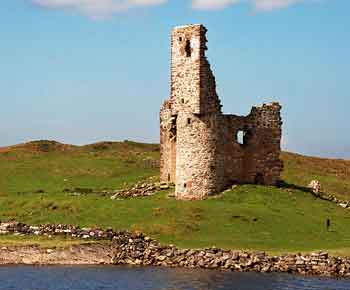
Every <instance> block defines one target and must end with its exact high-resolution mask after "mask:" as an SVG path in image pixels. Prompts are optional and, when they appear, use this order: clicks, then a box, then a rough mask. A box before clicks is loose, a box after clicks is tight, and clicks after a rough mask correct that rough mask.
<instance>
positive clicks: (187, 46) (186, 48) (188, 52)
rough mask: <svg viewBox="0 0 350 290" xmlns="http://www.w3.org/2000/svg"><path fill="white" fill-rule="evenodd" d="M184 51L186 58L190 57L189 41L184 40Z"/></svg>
mask: <svg viewBox="0 0 350 290" xmlns="http://www.w3.org/2000/svg"><path fill="white" fill-rule="evenodd" d="M185 51H186V57H191V53H192V51H191V42H190V41H189V40H186V46H185Z"/></svg>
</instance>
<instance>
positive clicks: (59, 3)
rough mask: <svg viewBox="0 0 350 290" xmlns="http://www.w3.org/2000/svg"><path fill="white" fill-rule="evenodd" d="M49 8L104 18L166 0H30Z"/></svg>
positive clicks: (165, 0) (158, 3)
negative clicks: (69, 10)
mask: <svg viewBox="0 0 350 290" xmlns="http://www.w3.org/2000/svg"><path fill="white" fill-rule="evenodd" d="M31 1H32V2H33V3H34V4H36V5H39V6H41V7H45V8H50V9H71V10H75V11H78V12H80V13H83V14H85V15H88V16H90V17H92V18H105V17H108V16H111V15H113V14H115V13H117V12H122V11H125V10H128V9H130V8H134V7H139V6H151V5H160V4H163V3H166V2H167V1H168V0H31Z"/></svg>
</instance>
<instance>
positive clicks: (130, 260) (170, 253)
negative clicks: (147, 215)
mask: <svg viewBox="0 0 350 290" xmlns="http://www.w3.org/2000/svg"><path fill="white" fill-rule="evenodd" d="M0 234H13V235H23V236H25V235H43V236H48V237H50V236H53V235H60V236H66V237H70V238H79V239H83V240H86V241H89V240H90V241H91V240H109V241H111V242H110V243H108V244H104V243H97V244H96V243H89V242H88V243H86V244H82V245H74V246H70V247H69V248H64V249H62V248H61V249H60V248H52V249H51V248H50V249H44V248H40V247H38V246H10V247H6V246H5V247H2V248H1V249H0V264H45V265H50V264H106V265H107V264H108V265H134V266H163V267H185V268H205V269H217V270H227V271H239V272H265V273H266V272H287V273H292V274H302V275H320V276H333V277H344V278H350V257H348V258H343V257H332V256H330V255H329V254H328V253H327V252H317V253H310V254H288V255H282V256H270V255H267V254H266V253H264V252H247V251H234V250H223V249H218V248H215V247H213V248H207V249H178V248H177V247H175V246H173V245H161V244H160V243H158V242H157V241H155V240H153V239H151V238H150V237H147V236H145V235H144V234H142V233H130V232H115V231H113V230H112V229H107V230H102V229H91V228H79V227H76V226H66V225H41V226H28V225H25V224H22V223H18V222H9V223H0Z"/></svg>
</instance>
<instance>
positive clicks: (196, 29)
mask: <svg viewBox="0 0 350 290" xmlns="http://www.w3.org/2000/svg"><path fill="white" fill-rule="evenodd" d="M206 31H207V30H206V28H205V27H204V26H202V25H188V26H182V27H176V28H175V29H174V30H173V32H172V36H171V96H170V98H169V99H168V100H167V101H165V103H164V104H163V106H162V108H161V111H160V136H161V163H160V168H161V181H162V182H168V183H175V186H176V188H175V195H176V198H178V199H201V198H204V197H206V196H208V195H211V194H214V193H217V192H220V191H222V190H224V189H225V188H227V187H229V186H231V185H232V184H234V183H259V184H266V185H274V184H276V182H278V181H279V179H280V174H281V171H282V168H283V163H282V161H281V160H280V151H281V149H280V145H281V125H282V121H281V115H280V111H281V106H280V105H279V104H278V103H271V104H264V105H262V106H260V107H253V108H252V110H251V112H250V114H249V115H248V116H244V117H242V116H236V115H224V114H223V113H222V111H221V107H222V106H221V104H220V100H219V97H218V95H217V93H216V83H215V77H214V75H213V73H212V71H211V69H210V64H209V62H208V61H207V58H206V56H205V51H206V50H207V47H206V43H207V39H206Z"/></svg>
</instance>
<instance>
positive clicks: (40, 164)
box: [0, 142, 350, 255]
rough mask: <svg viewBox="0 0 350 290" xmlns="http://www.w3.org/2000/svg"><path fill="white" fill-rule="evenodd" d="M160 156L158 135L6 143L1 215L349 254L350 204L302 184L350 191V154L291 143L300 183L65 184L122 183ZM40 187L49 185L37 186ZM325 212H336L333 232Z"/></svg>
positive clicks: (178, 239)
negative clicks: (174, 192) (117, 195)
mask: <svg viewBox="0 0 350 290" xmlns="http://www.w3.org/2000/svg"><path fill="white" fill-rule="evenodd" d="M158 159H159V151H158V147H157V146H156V145H144V144H137V143H132V142H123V143H113V144H109V143H108V144H107V145H106V144H104V143H102V145H101V144H98V145H89V146H84V147H72V146H70V147H69V148H65V149H64V150H62V148H61V149H60V150H58V149H55V150H51V151H50V150H48V152H41V151H40V150H39V151H38V148H37V147H35V146H34V148H33V145H31V146H29V148H28V145H27V146H25V145H23V146H19V147H15V148H9V149H6V150H3V152H0V173H1V174H0V192H1V193H0V220H10V219H15V220H18V221H21V222H25V223H28V224H40V223H65V224H76V225H80V226H89V227H91V226H102V227H113V228H114V229H116V230H120V229H126V230H139V231H143V232H145V233H146V234H148V235H150V236H151V237H153V238H156V239H158V240H160V241H161V242H163V243H172V244H175V245H177V246H179V247H194V248H204V247H210V246H214V245H215V246H217V247H222V248H230V249H250V250H265V251H268V252H270V253H281V252H295V251H302V252H306V251H313V250H321V249H322V250H330V251H331V252H333V253H340V254H344V255H349V254H350V246H349V245H350V210H345V209H342V208H341V207H338V206H336V205H334V204H332V203H329V202H325V201H321V200H317V199H315V198H314V197H313V196H312V195H311V194H310V193H307V192H305V191H303V190H302V187H303V186H305V185H307V183H308V182H309V181H310V180H311V179H314V178H316V179H320V180H321V183H322V184H323V185H324V187H325V188H329V189H330V190H331V191H332V193H334V194H337V195H338V196H342V197H344V198H345V197H349V193H350V191H348V189H349V188H350V182H349V175H350V174H349V166H350V162H348V161H337V160H333V161H332V162H331V161H329V160H323V159H315V160H314V159H313V158H309V157H304V156H300V155H294V154H290V153H284V154H283V159H284V160H285V165H286V168H285V172H284V176H283V177H284V180H285V181H286V182H287V183H289V184H292V185H295V186H297V187H300V188H301V189H297V188H292V187H291V188H275V187H265V186H256V185H243V186H238V187H237V188H235V189H234V190H232V191H229V192H226V193H224V194H222V195H220V196H216V197H215V198H211V199H208V200H204V201H193V202H185V201H177V200H174V199H169V198H167V193H165V192H162V193H158V194H156V195H154V196H152V197H148V198H143V199H142V198H141V199H128V200H115V201H112V200H110V199H109V197H103V196H100V195H97V194H87V195H81V196H71V195H69V194H67V193H63V192H62V190H63V189H64V188H74V187H87V188H92V189H103V188H108V189H114V188H121V187H123V186H125V185H126V184H132V183H134V182H136V181H138V180H142V179H145V178H150V177H152V176H153V177H154V178H157V177H158V169H157V168H156V167H154V164H153V163H154V162H151V161H150V160H155V162H156V161H157V160H158ZM322 164H327V167H326V166H324V165H322ZM344 164H345V167H343V165H344ZM339 174H341V176H338V177H337V175H339ZM318 177H320V178H318ZM39 189H41V190H44V193H34V192H36V191H38V190H39ZM327 218H329V219H331V222H332V226H331V231H329V232H328V231H326V227H325V223H326V219H327ZM7 239H10V238H9V237H7ZM8 241H9V240H8ZM14 242H16V241H14ZM39 242H40V241H39ZM0 243H1V239H0Z"/></svg>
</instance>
